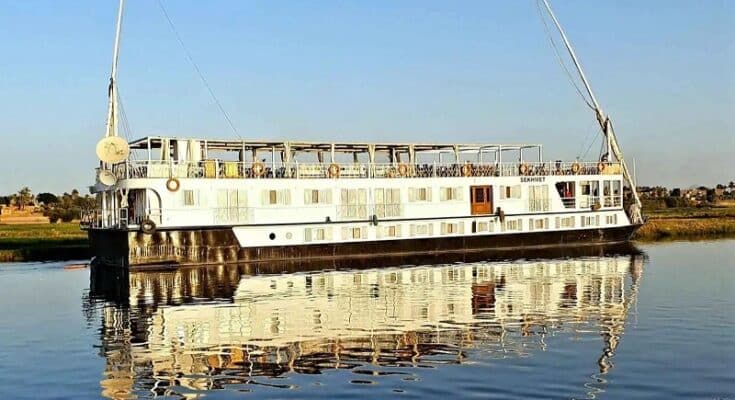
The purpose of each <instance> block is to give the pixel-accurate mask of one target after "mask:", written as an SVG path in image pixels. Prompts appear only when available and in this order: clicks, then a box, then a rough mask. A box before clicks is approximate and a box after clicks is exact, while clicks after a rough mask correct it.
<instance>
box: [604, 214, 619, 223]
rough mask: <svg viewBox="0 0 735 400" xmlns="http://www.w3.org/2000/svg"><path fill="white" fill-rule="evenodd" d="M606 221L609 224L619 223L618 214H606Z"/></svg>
mask: <svg viewBox="0 0 735 400" xmlns="http://www.w3.org/2000/svg"><path fill="white" fill-rule="evenodd" d="M605 223H606V224H607V225H617V224H618V215H617V214H610V215H606V216H605Z"/></svg>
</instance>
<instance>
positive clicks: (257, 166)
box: [253, 161, 265, 178]
mask: <svg viewBox="0 0 735 400" xmlns="http://www.w3.org/2000/svg"><path fill="white" fill-rule="evenodd" d="M253 175H255V176H256V177H258V178H260V177H261V176H263V175H265V164H263V163H262V162H260V161H256V162H254V163H253Z"/></svg>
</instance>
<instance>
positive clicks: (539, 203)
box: [528, 185, 549, 211]
mask: <svg viewBox="0 0 735 400" xmlns="http://www.w3.org/2000/svg"><path fill="white" fill-rule="evenodd" d="M528 211H549V187H548V186H546V185H531V186H529V187H528Z"/></svg>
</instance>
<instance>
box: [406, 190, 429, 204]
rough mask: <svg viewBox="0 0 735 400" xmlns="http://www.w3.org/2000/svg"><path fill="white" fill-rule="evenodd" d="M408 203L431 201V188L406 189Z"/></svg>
mask: <svg viewBox="0 0 735 400" xmlns="http://www.w3.org/2000/svg"><path fill="white" fill-rule="evenodd" d="M408 201H409V202H417V201H426V202H428V201H431V188H430V187H421V188H408Z"/></svg>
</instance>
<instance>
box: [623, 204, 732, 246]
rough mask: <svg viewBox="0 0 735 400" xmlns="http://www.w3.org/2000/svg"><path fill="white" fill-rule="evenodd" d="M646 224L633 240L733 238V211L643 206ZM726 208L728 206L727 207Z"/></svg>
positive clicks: (727, 209) (716, 207) (730, 208)
mask: <svg viewBox="0 0 735 400" xmlns="http://www.w3.org/2000/svg"><path fill="white" fill-rule="evenodd" d="M646 205H647V206H648V207H644V215H646V217H647V218H648V220H647V221H646V224H645V225H644V226H643V227H641V229H640V230H638V232H636V234H635V236H634V239H636V240H646V241H650V240H663V239H669V238H671V239H676V238H680V239H688V238H702V237H722V236H735V207H732V206H730V207H728V206H724V205H723V206H710V207H672V208H668V207H651V204H650V203H648V204H646ZM728 205H729V204H728Z"/></svg>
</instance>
